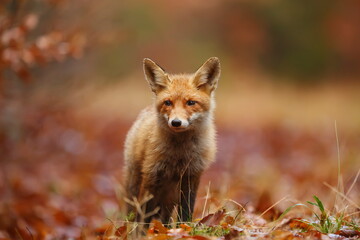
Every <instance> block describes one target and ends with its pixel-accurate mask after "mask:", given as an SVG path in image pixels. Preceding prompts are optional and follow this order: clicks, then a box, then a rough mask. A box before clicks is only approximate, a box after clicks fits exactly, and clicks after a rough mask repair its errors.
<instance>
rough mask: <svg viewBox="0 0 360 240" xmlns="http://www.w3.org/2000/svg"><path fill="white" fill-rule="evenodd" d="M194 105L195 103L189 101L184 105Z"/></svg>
mask: <svg viewBox="0 0 360 240" xmlns="http://www.w3.org/2000/svg"><path fill="white" fill-rule="evenodd" d="M195 103H196V102H195V101H193V100H189V101H187V102H186V105H188V106H193V105H195Z"/></svg>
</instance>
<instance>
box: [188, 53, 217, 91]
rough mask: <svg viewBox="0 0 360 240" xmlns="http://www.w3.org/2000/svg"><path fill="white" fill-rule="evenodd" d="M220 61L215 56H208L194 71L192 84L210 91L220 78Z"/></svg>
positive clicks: (214, 87)
mask: <svg viewBox="0 0 360 240" xmlns="http://www.w3.org/2000/svg"><path fill="white" fill-rule="evenodd" d="M220 72H221V69H220V61H219V59H218V58H217V57H212V58H209V59H208V60H207V61H206V62H205V63H204V64H203V65H202V66H201V67H200V68H199V69H198V70H197V71H196V73H195V77H194V84H195V86H196V87H197V88H198V89H204V90H206V91H208V92H209V93H211V92H212V91H214V90H215V89H216V87H217V84H218V81H219V78H220Z"/></svg>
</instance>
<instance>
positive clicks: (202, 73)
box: [124, 57, 220, 223]
mask: <svg viewBox="0 0 360 240" xmlns="http://www.w3.org/2000/svg"><path fill="white" fill-rule="evenodd" d="M144 73H145V77H146V80H147V81H148V83H149V85H150V88H151V90H152V91H153V92H154V94H155V101H154V103H153V104H152V105H151V106H149V107H147V108H146V109H144V110H143V111H142V112H141V113H140V115H139V116H138V118H137V120H136V121H135V123H134V124H133V126H132V127H131V129H130V131H129V133H128V135H127V138H126V141H125V152H124V157H125V187H126V194H127V196H126V197H127V202H128V212H129V213H130V212H133V213H135V214H136V220H137V221H145V222H146V223H149V222H150V220H151V218H153V217H156V218H160V220H161V221H162V222H169V220H170V217H171V214H172V211H173V210H174V208H175V207H176V206H177V207H178V214H179V216H178V217H179V220H180V221H187V220H191V218H192V213H193V210H194V203H195V197H196V192H197V189H198V185H199V181H200V176H201V174H202V172H203V171H204V170H205V169H206V168H207V167H208V166H209V165H210V164H211V163H212V162H213V161H214V158H215V153H216V141H215V127H214V122H213V111H214V108H215V99H214V90H215V89H216V87H217V84H218V80H219V77H220V62H219V60H218V59H217V58H215V57H213V58H210V59H208V60H207V61H206V62H205V63H204V64H203V65H202V66H201V67H200V68H199V69H198V70H197V71H196V72H195V73H194V74H168V73H166V72H165V70H163V69H162V68H161V67H160V66H159V65H157V64H156V63H154V62H153V61H151V60H150V59H144ZM149 196H151V197H150V198H149ZM137 206H138V207H137ZM139 206H141V207H142V210H141V211H139V209H140V208H139Z"/></svg>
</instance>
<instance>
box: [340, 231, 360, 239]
mask: <svg viewBox="0 0 360 240" xmlns="http://www.w3.org/2000/svg"><path fill="white" fill-rule="evenodd" d="M336 234H338V235H341V236H344V237H347V238H349V237H360V232H359V231H356V230H353V229H341V230H339V231H337V232H336Z"/></svg>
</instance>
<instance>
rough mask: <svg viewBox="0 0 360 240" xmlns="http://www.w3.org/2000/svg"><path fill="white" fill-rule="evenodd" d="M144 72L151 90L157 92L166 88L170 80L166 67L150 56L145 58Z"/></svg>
mask: <svg viewBox="0 0 360 240" xmlns="http://www.w3.org/2000/svg"><path fill="white" fill-rule="evenodd" d="M144 73H145V78H146V80H147V81H148V83H149V85H150V88H151V91H153V92H154V93H155V94H157V93H158V92H159V91H160V90H162V89H164V88H165V87H166V85H167V83H168V81H169V79H168V76H167V74H166V73H165V71H164V69H162V68H161V67H160V66H159V65H157V64H156V63H155V62H153V61H152V60H151V59H149V58H144Z"/></svg>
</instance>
